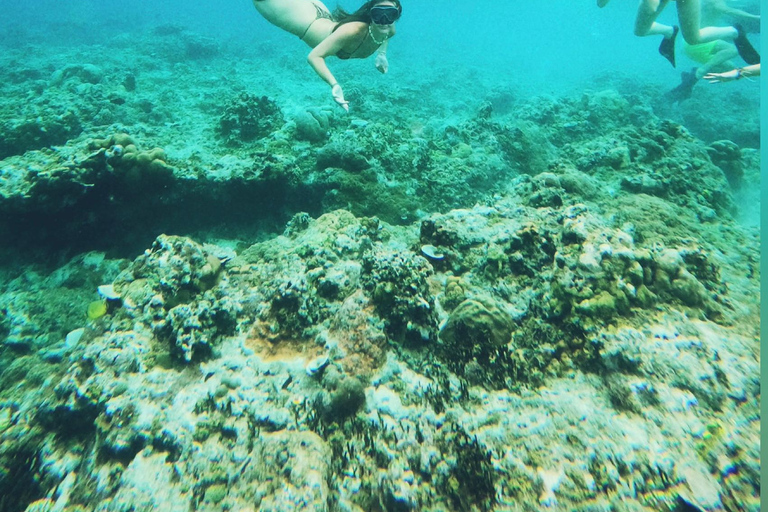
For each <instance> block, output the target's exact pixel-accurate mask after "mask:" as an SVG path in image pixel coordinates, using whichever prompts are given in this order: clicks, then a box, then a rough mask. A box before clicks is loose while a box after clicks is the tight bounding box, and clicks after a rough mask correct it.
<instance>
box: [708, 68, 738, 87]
mask: <svg viewBox="0 0 768 512" xmlns="http://www.w3.org/2000/svg"><path fill="white" fill-rule="evenodd" d="M702 78H703V79H704V80H708V81H709V83H711V84H716V83H718V82H731V81H733V80H738V79H739V78H741V70H740V69H734V70H733V71H728V72H725V73H707V74H706V75H704V76H703V77H702Z"/></svg>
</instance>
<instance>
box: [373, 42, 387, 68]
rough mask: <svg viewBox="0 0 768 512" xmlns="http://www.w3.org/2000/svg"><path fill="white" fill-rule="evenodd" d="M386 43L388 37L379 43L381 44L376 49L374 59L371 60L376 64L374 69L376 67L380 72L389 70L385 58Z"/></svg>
mask: <svg viewBox="0 0 768 512" xmlns="http://www.w3.org/2000/svg"><path fill="white" fill-rule="evenodd" d="M388 45H389V39H387V40H386V41H384V42H383V43H381V46H379V49H378V50H376V59H375V60H374V62H373V63H374V65H375V66H376V69H378V70H379V71H381V72H382V73H386V72H387V71H388V70H389V61H388V60H387V46H388Z"/></svg>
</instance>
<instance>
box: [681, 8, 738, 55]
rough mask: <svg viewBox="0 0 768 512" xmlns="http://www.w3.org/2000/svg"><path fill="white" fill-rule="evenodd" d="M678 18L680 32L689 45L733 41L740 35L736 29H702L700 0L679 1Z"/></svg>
mask: <svg viewBox="0 0 768 512" xmlns="http://www.w3.org/2000/svg"><path fill="white" fill-rule="evenodd" d="M677 17H678V19H679V20H680V32H682V33H683V38H684V39H685V42H686V43H688V44H701V43H708V42H710V41H714V40H716V39H725V40H727V41H733V40H734V39H736V37H737V36H738V35H739V33H738V31H737V30H736V29H735V28H734V27H704V28H701V2H700V0H677Z"/></svg>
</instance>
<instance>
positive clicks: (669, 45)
mask: <svg viewBox="0 0 768 512" xmlns="http://www.w3.org/2000/svg"><path fill="white" fill-rule="evenodd" d="M679 31H680V29H679V28H678V26H677V25H675V26H674V28H673V31H672V35H671V36H670V37H665V38H664V39H662V40H661V44H660V45H659V53H660V54H661V55H662V57H664V58H665V59H667V60H668V61H669V62H670V63H671V64H672V67H673V68H674V67H676V65H675V39H676V38H677V33H678V32H679Z"/></svg>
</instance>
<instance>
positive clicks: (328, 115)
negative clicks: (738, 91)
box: [0, 13, 760, 512]
mask: <svg viewBox="0 0 768 512" xmlns="http://www.w3.org/2000/svg"><path fill="white" fill-rule="evenodd" d="M120 15H121V16H122V15H123V13H120ZM3 40H5V39H3V38H0V44H3V43H2V41H3ZM112 44H113V46H111V47H109V48H108V49H99V48H96V47H93V48H90V50H92V51H89V52H88V62H85V61H83V60H82V59H83V54H82V53H79V52H78V50H74V49H73V50H64V49H62V50H60V51H61V52H62V54H61V55H60V56H59V57H58V58H57V59H56V60H55V61H51V62H47V63H45V64H43V65H37V64H36V63H35V62H33V61H28V60H27V57H26V55H27V54H26V53H24V52H26V49H17V50H12V51H10V52H9V53H7V54H0V61H2V62H3V63H5V64H7V65H6V66H3V67H0V76H2V77H3V78H4V80H3V81H0V89H2V91H3V93H4V98H8V100H7V104H4V105H3V106H0V159H2V160H0V164H1V165H0V213H2V215H0V236H2V237H3V238H4V239H6V240H11V241H13V242H14V244H15V245H14V244H11V245H13V246H12V247H5V246H4V247H3V250H2V252H0V256H3V257H4V258H5V259H6V260H7V263H5V262H4V264H3V265H0V370H2V371H0V509H2V510H9V511H13V512H15V511H17V510H18V511H20V512H21V511H24V510H25V509H26V510H29V511H31V510H49V509H50V510H57V511H58V510H60V511H63V512H79V511H84V510H99V511H104V512H106V511H116V510H150V509H157V510H176V509H178V508H183V509H190V510H197V511H200V512H207V511H219V510H239V511H255V510H265V511H266V510H275V511H276V510H292V511H293V510H332V511H337V510H338V511H351V512H360V511H363V510H381V511H409V510H423V511H434V512H437V511H445V510H461V511H465V510H466V511H470V510H475V511H491V510H499V511H502V510H503V511H508V510H542V509H551V510H561V509H562V510H575V511H592V510H613V509H619V508H621V509H626V510H667V511H670V510H678V509H686V510H688V509H694V510H707V511H711V512H716V511H720V510H750V511H752V510H758V505H757V501H758V499H759V493H760V487H759V485H760V484H759V469H760V456H759V447H760V421H759V415H758V411H759V398H760V380H759V366H758V356H759V346H758V341H759V336H758V327H759V314H758V313H759V311H758V301H757V300H756V298H757V297H759V279H760V275H759V266H758V261H759V242H760V240H759V236H758V234H757V230H756V227H755V221H754V219H753V220H752V222H746V221H745V218H746V217H748V216H749V215H751V214H752V213H753V211H752V210H749V207H750V206H751V205H752V203H757V201H755V198H754V196H750V195H749V194H750V193H754V190H756V189H757V188H758V187H757V185H758V183H759V178H760V176H759V174H760V172H759V168H760V162H759V155H758V152H757V151H756V150H755V149H753V148H752V147H750V146H756V142H755V139H754V136H755V133H756V130H755V126H754V125H755V123H756V121H755V120H754V119H753V117H752V115H753V114H752V109H751V108H750V107H749V106H750V105H752V104H753V103H750V102H749V101H747V100H745V98H743V97H741V98H736V100H738V101H743V102H744V103H743V105H742V108H740V109H739V111H740V112H741V114H740V115H741V116H743V117H745V120H744V122H743V123H742V124H741V125H739V126H738V127H737V126H735V125H737V124H739V123H741V121H735V120H734V118H733V117H728V116H720V117H719V118H718V119H708V118H706V117H702V116H698V114H697V113H696V112H693V111H692V110H696V109H695V108H694V109H691V108H690V107H688V106H686V105H685V104H681V105H676V106H674V107H670V106H669V105H666V106H665V105H661V104H660V103H659V101H657V100H656V99H654V98H656V96H658V94H656V93H657V91H656V90H655V89H653V87H652V85H653V84H650V83H649V82H645V81H641V80H637V79H626V78H623V77H622V76H611V77H605V79H604V80H601V81H600V82H599V83H597V82H596V83H594V84H592V85H591V86H590V87H592V88H593V89H594V90H590V88H589V87H588V88H585V89H584V90H578V91H577V92H574V93H563V95H561V96H559V97H546V96H532V95H531V94H528V93H524V91H522V90H518V89H515V88H514V87H511V86H510V85H509V84H506V83H503V82H502V81H501V80H500V79H498V78H496V79H495V80H493V81H492V83H491V85H490V86H489V85H488V84H486V83H484V82H483V78H482V77H478V76H474V75H472V73H468V72H466V71H461V70H460V69H453V68H451V69H448V68H444V67H440V66H435V65H432V64H430V65H424V69H425V71H424V74H423V75H419V76H414V77H410V76H408V77H405V76H402V75H401V76H400V77H399V78H398V80H397V81H396V82H397V83H396V85H393V84H392V83H388V82H381V83H380V84H381V85H380V86H377V87H370V84H368V83H367V82H365V81H363V80H367V77H364V78H357V77H350V78H349V86H347V85H345V92H346V93H347V96H348V99H349V100H350V101H351V102H352V106H353V108H351V109H350V110H351V111H350V113H349V114H347V113H344V112H341V111H340V109H338V108H337V107H336V106H335V105H333V104H332V103H331V102H330V99H329V98H326V99H327V100H328V101H327V102H326V103H318V104H317V105H316V106H307V105H308V104H310V105H311V104H312V103H311V101H322V100H315V99H314V98H315V96H314V95H312V96H302V94H303V93H297V94H293V93H295V92H297V91H298V89H294V88H292V85H291V84H292V80H293V81H295V76H296V75H295V73H296V72H297V71H296V69H298V68H295V67H294V66H296V64H295V63H294V59H292V58H288V53H287V52H286V51H285V50H284V49H282V48H281V47H279V46H277V45H276V43H275V44H273V43H271V42H261V43H258V44H257V45H256V46H258V48H256V49H254V50H252V53H247V52H248V51H251V50H245V49H242V48H238V49H237V50H236V53H234V55H236V56H237V58H233V59H220V58H217V57H219V56H222V55H227V56H229V55H231V54H230V53H229V52H232V51H233V49H230V48H228V47H227V45H226V44H220V43H219V42H218V41H215V40H213V39H210V38H209V37H207V36H203V35H197V34H195V33H192V32H189V31H187V30H186V29H185V28H184V27H182V26H180V25H176V24H171V25H168V24H166V25H159V26H157V27H155V28H153V29H151V30H150V31H149V33H148V34H146V37H145V38H140V39H138V40H135V39H133V38H130V37H128V36H125V35H115V36H114V40H113V42H112ZM117 50H119V51H117ZM40 51H41V52H42V51H43V50H42V49H41V50H40ZM393 52H394V47H393ZM113 53H115V54H116V55H123V56H125V55H130V56H131V58H130V59H125V60H119V59H117V58H116V57H115V56H114V55H113ZM241 53H245V54H247V55H248V56H249V57H243V56H242V55H241ZM393 60H394V59H393ZM91 63H94V64H91ZM302 66H303V63H302ZM265 69H269V72H265V71H264V70H265ZM301 69H303V67H302V68H301ZM342 72H343V71H342ZM392 72H393V73H396V72H397V71H396V70H395V69H394V66H393V70H392ZM441 73H443V74H446V73H450V76H451V77H452V80H450V81H446V80H445V79H444V76H441ZM285 76H288V77H291V78H290V79H289V80H278V79H276V77H278V78H279V77H285ZM390 76H392V75H390ZM185 77H190V78H189V79H187V78H185ZM170 78H173V80H171V79H170ZM187 80H189V81H187ZM193 80H194V81H195V86H194V89H185V87H191V86H190V81H193ZM448 82H450V83H448ZM460 82H466V83H473V84H475V85H476V86H477V87H476V90H475V91H473V94H472V95H471V97H468V96H467V94H466V91H467V90H466V89H465V88H461V87H456V86H455V85H454V84H455V83H460ZM276 83H278V84H280V87H281V88H282V87H287V88H288V89H287V90H286V91H283V90H278V89H276V88H275V85H274V84H276ZM286 84H287V85H286ZM345 84H346V82H345ZM304 85H306V84H304ZM307 87H309V86H307ZM22 90H23V91H24V94H20V91H22ZM190 90H193V91H194V94H191V93H190ZM302 90H303V89H302ZM425 90H429V91H430V94H423V91H425ZM285 92H289V93H290V94H284V93H285ZM305 92H306V91H305ZM326 92H327V91H326ZM697 93H700V94H701V95H702V97H708V98H718V97H721V96H718V94H721V93H718V92H710V91H709V90H707V91H703V90H697ZM278 94H279V96H278ZM310 94H313V93H310ZM722 94H724V93H722ZM734 96H736V95H734ZM310 97H311V98H313V99H312V100H308V99H307V98H310ZM318 97H320V96H318ZM272 98H274V99H272ZM695 101H701V100H697V99H695V98H692V99H691V102H695ZM711 103H712V104H713V105H712V108H713V109H719V108H721V107H720V106H719V104H718V102H716V101H711ZM675 109H676V110H675ZM86 120H87V121H86ZM700 139H703V140H700ZM161 148H162V149H161ZM6 245H7V244H6ZM93 248H99V249H101V250H100V251H91V252H86V251H89V250H91V249H93ZM40 255H43V256H44V257H40ZM89 305H92V306H89Z"/></svg>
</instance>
